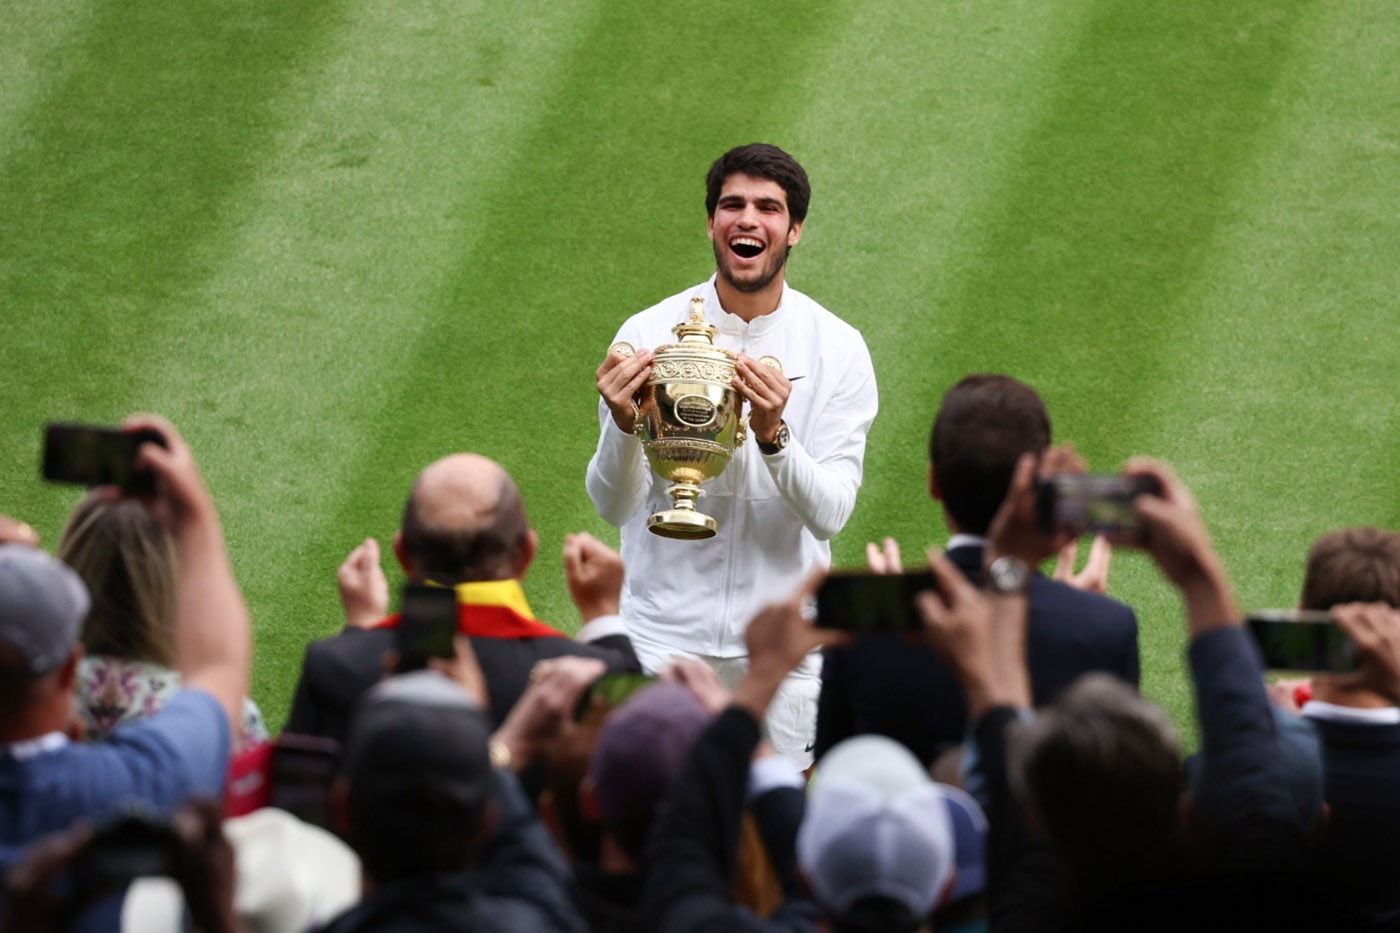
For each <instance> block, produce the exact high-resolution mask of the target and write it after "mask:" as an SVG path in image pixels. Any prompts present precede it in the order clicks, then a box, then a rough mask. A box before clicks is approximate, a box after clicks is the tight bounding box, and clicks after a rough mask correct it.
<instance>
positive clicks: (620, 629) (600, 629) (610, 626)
mask: <svg viewBox="0 0 1400 933" xmlns="http://www.w3.org/2000/svg"><path fill="white" fill-rule="evenodd" d="M627 634H629V633H628V631H627V623H626V622H625V621H624V620H623V618H622V616H618V615H612V616H598V617H597V618H594V619H590V620H589V621H587V622H585V623H584V624H583V627H582V628H580V629H579V630H578V634H576V635H574V641H597V640H598V639H600V638H607V637H608V636H609V635H627Z"/></svg>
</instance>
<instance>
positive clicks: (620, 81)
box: [0, 0, 1400, 724]
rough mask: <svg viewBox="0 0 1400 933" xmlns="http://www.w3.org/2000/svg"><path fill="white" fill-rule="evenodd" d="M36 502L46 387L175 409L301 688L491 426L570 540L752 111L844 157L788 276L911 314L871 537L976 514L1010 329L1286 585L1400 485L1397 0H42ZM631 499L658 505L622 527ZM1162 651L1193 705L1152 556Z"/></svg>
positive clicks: (1120, 441) (56, 412) (13, 401)
mask: <svg viewBox="0 0 1400 933" xmlns="http://www.w3.org/2000/svg"><path fill="white" fill-rule="evenodd" d="M4 20H5V28H4V29H3V30H0V87H2V88H3V89H4V93H3V94H0V399H3V402H4V404H3V405H0V431H3V435H2V436H3V438H4V443H3V444H0V511H4V512H7V513H11V514H17V515H20V516H22V517H25V518H27V519H28V520H29V521H31V522H32V523H33V524H34V525H35V526H36V527H38V528H39V529H40V531H41V532H42V533H43V535H44V537H45V540H46V542H48V543H49V544H54V543H56V541H57V538H58V533H59V530H60V528H61V526H62V522H63V518H64V516H65V515H66V513H67V511H68V510H69V509H70V508H71V507H72V505H73V503H74V501H75V500H76V497H77V493H76V492H75V491H73V490H71V489H65V488H56V487H46V486H45V485H44V484H42V483H41V482H40V481H39V480H38V478H37V463H38V456H39V442H40V433H41V426H42V424H43V423H44V422H45V421H47V420H50V419H71V420H83V421H96V422H104V421H115V420H117V419H119V418H120V417H121V416H123V415H125V414H126V413H128V412H130V411H133V410H143V409H144V410H155V411H159V412H162V413H165V414H167V415H169V416H170V417H172V418H173V419H174V420H175V421H176V423H177V424H179V425H180V426H181V427H182V429H183V430H184V432H185V433H186V435H187V436H188V437H189V439H190V440H191V441H192V443H193V444H194V446H195V449H196V451H197V453H198V454H199V455H200V458H201V461H202V463H203V465H204V468H205V471H206V474H207V478H208V481H209V484H210V486H211V487H212V489H213V491H214V493H215V495H216V497H217V499H218V502H219V504H220V506H221V509H222V512H223V516H224V521H225V526H226V529H227V531H228V534H229V538H230V542H231V547H232V551H233V557H234V561H235V564H236V567H237V570H238V574H239V578H240V580H241V582H242V583H243V586H244V589H245V592H246V594H247V596H248V599H249V602H250V604H251V606H252V609H253V612H254V616H255V619H256V622H257V627H258V652H257V668H256V673H255V680H254V688H253V692H254V695H255V697H256V699H257V700H258V701H259V702H260V703H261V704H262V705H263V708H264V710H265V711H266V712H267V714H268V716H269V718H270V719H271V720H272V721H273V722H274V723H276V722H280V721H281V719H282V717H283V716H284V715H285V711H286V706H287V703H288V701H289V698H290V691H291V686H292V684H293V682H294V681H295V677H296V674H297V670H298V667H299V663H300V659H301V646H302V645H303V644H304V643H305V642H306V641H307V640H308V639H309V638H312V637H316V636H319V635H322V634H326V633H328V632H330V631H332V630H333V629H334V628H335V627H336V626H337V610H338V607H337V604H336V600H335V595H334V583H333V575H334V570H335V567H336V566H337V564H338V563H339V561H340V559H341V557H342V556H343V555H344V554H345V553H346V552H347V551H348V550H349V549H350V548H351V547H352V546H353V545H354V544H355V543H356V542H357V541H359V540H360V539H361V538H363V537H364V536H365V535H375V536H377V537H379V538H380V539H381V541H387V538H388V537H389V535H390V534H391V533H392V532H393V530H394V528H395V527H396V524H397V520H398V511H399V509H400V507H401V505H402V501H403V497H404V495H405V493H406V492H407V488H408V485H409V483H410V481H411V479H412V477H413V475H414V474H415V473H416V472H417V470H418V469H420V468H421V467H422V466H423V465H424V464H426V463H427V462H428V461H430V460H431V459H433V458H435V457H437V456H440V455H442V454H444V453H447V452H450V451H454V450H463V449H466V450H475V451H479V452H481V453H485V454H487V455H489V456H492V457H494V458H496V459H498V460H500V461H501V462H502V463H503V464H504V465H505V466H506V467H507V468H508V469H509V470H511V472H512V473H513V474H514V475H515V476H516V477H517V479H518V481H519V482H520V485H521V487H522V489H523V490H524V493H525V496H526V500H527V502H528V503H529V505H530V508H531V513H532V518H533V520H534V522H535V524H536V526H537V527H538V529H539V531H540V533H541V535H542V537H543V539H544V541H545V547H544V548H543V550H542V554H541V558H540V560H539V562H538V564H537V566H536V568H535V570H534V572H533V574H532V576H531V578H530V581H529V585H528V589H529V594H530V597H531V599H532V601H533V602H534V604H535V608H536V609H537V611H538V612H539V613H540V614H541V615H542V616H544V617H545V618H548V619H551V620H555V621H557V622H560V623H563V624H566V625H571V624H573V619H572V618H571V611H570V607H569V604H568V600H567V596H566V594H565V592H564V588H563V585H562V580H561V571H560V561H559V557H558V547H559V545H560V543H561V541H562V537H563V535H564V534H565V533H566V532H568V531H572V530H579V529H587V530H591V531H594V532H596V533H600V534H606V535H614V536H615V533H614V532H612V531H611V529H609V528H607V526H605V525H604V524H603V523H602V522H601V521H600V520H599V519H598V518H597V516H596V515H594V514H593V512H592V509H591V506H590V505H589V502H588V500H587V497H586V496H585V495H584V492H583V470H584V466H585V464H586V462H587V459H588V457H589V455H590V453H591V451H592V448H593V444H594V440H595V429H596V427H595V421H594V404H595V395H594V392H593V386H592V373H593V369H594V367H595V366H596V365H597V363H598V360H599V359H600V357H601V355H602V353H603V352H604V350H605V349H606V347H607V344H608V341H609V339H610V338H611V336H612V334H613V332H614V330H615V328H616V327H617V325H618V324H619V323H620V322H621V321H622V319H623V318H624V317H626V316H627V315H628V314H630V313H632V312H633V311H635V310H637V309H639V308H641V307H644V306H646V305H649V304H651V303H652V302H654V301H656V300H658V299H660V298H662V297H664V296H666V295H669V294H672V293H674V292H676V291H678V290H679V289H681V288H683V287H685V286H687V285H690V284H693V283H694V282H697V281H699V280H700V279H702V278H703V277H704V276H705V275H707V274H708V271H709V269H710V267H711V265H712V262H711V257H710V253H709V245H708V242H707V241H706V240H705V237H704V214H703V186H702V178H703V174H704V171H705V169H706V167H707V166H708V164H709V161H710V160H711V159H712V158H714V157H715V156H716V155H717V154H719V152H721V151H723V150H724V149H726V148H728V147H729V146H731V145H734V144H737V143H742V142H749V141H753V140H764V141H771V142H775V143H777V144H779V145H782V146H783V147H784V148H787V149H789V150H790V151H792V152H793V153H794V154H796V155H797V156H798V157H799V159H801V160H802V161H803V162H804V164H805V165H806V167H807V169H808V171H809V173H810V175H811V177H812V180H813V185H814V189H815V196H814V199H813V207H812V214H811V217H810V218H809V221H808V224H807V227H806V229H805V231H804V237H803V242H802V245H801V246H800V247H799V249H798V250H797V251H796V252H795V253H794V254H793V258H792V262H791V268H790V278H791V281H792V282H793V283H794V284H795V285H796V286H797V287H798V288H801V289H802V290H803V291H806V292H807V293H809V294H811V295H812V296H813V297H815V298H817V299H818V300H819V301H821V302H823V303H824V304H825V305H827V306H828V307H829V308H831V309H832V310H834V311H836V312H837V313H838V314H841V315H842V316H843V317H845V318H846V319H848V320H850V321H851V322H853V323H854V324H856V325H857V326H858V327H859V328H860V329H861V330H862V331H863V332H864V333H865V335H866V338H867V341H868V343H869V345H870V348H871V352H872V354H873V356H874V359H875V365H876V370H877V373H878V375H879V378H880V383H881V390H882V392H881V394H882V401H883V406H882V412H881V414H880V417H879V419H878V420H877V421H876V424H875V428H874V431H873V433H872V435H871V439H870V449H869V453H868V455H867V460H866V484H865V487H864V489H863V491H862V494H861V499H860V502H859V505H858V506H857V510H856V514H855V517H854V518H853V520H852V522H851V524H850V525H849V526H848V528H847V530H846V532H845V533H844V534H843V535H842V536H841V537H840V539H839V540H838V541H837V542H836V555H837V560H838V563H841V564H845V565H852V564H856V563H858V562H859V561H860V560H861V551H862V549H863V545H864V542H865V541H866V540H868V539H870V538H874V537H878V536H880V535H883V534H886V533H890V534H894V535H896V536H898V537H899V538H900V539H901V540H902V541H903V542H904V543H905V548H906V552H907V553H909V554H917V553H918V551H919V550H920V549H921V548H922V547H923V546H925V545H927V544H931V543H936V542H941V541H942V540H943V537H944V535H945V532H944V529H943V527H942V523H941V519H940V518H939V516H938V513H937V511H936V510H935V509H934V507H933V505H932V504H931V503H930V502H929V501H928V499H927V497H926V495H925V493H924V486H925V483H924V476H925V470H926V463H925V458H926V453H925V451H926V447H927V434H928V428H929V424H930V421H931V418H932V415H933V412H934V410H935V408H936V405H937V400H938V398H939V397H940V395H941V394H942V392H943V391H944V390H945V389H946V388H947V387H948V386H949V385H951V384H952V383H953V382H954V381H956V380H957V378H958V377H960V376H961V375H963V374H964V373H966V372H969V371H973V370H995V371H1005V372H1009V373H1012V374H1014V375H1016V376H1019V377H1020V378H1023V379H1025V380H1027V381H1028V382H1030V383H1032V384H1033V385H1035V386H1036V387H1037V388H1039V389H1040V391H1041V392H1042V394H1043V395H1044V396H1045V398H1046V400H1047V401H1048V403H1049V405H1050V408H1051V411H1052V414H1053V415H1054V417H1055V419H1056V429H1057V431H1056V433H1057V435H1058V437H1060V438H1062V439H1070V440H1073V441H1074V442H1075V443H1076V444H1077V445H1078V446H1079V448H1080V450H1081V451H1082V452H1083V453H1084V454H1085V455H1086V456H1087V457H1088V458H1089V460H1090V462H1091V465H1092V466H1094V467H1096V468H1099V469H1113V468H1115V467H1116V466H1117V465H1118V464H1119V463H1120V462H1121V461H1122V460H1123V459H1124V458H1125V457H1127V456H1128V455H1130V454H1132V453H1139V452H1142V453H1152V454H1155V455H1158V456H1162V457H1165V458H1167V459H1168V460H1170V461H1172V462H1173V463H1174V464H1176V466H1177V467H1178V469H1179V471H1180V472H1181V473H1182V474H1183V476H1184V477H1185V478H1186V479H1187V481H1188V482H1189V483H1190V484H1191V485H1192V487H1193V488H1194V489H1195V491H1196V493H1197V495H1198V497H1199V498H1200V500H1201V502H1202V504H1203V507H1204V508H1205V511H1206V513H1207V516H1208V518H1209V519H1210V521H1211V524H1212V527H1213V529H1214V532H1215V534H1216V538H1217V541H1218V543H1219V545H1220V547H1221V549H1222V551H1223V552H1224V554H1225V557H1226V559H1227V561H1228V563H1229V566H1230V568H1231V570H1232V571H1233V573H1234V575H1235V579H1236V584H1237V588H1238V590H1239V593H1240V596H1241V599H1242V601H1243V602H1244V603H1245V604H1246V605H1249V606H1266V605H1268V606H1272V605H1286V604H1289V603H1291V602H1292V601H1293V600H1294V599H1295V597H1296V590H1297V587H1298V582H1299V575H1300V570H1301V564H1302V556H1303V554H1304V551H1305V549H1306V547H1307V544H1308V543H1309V542H1310V540H1311V539H1312V538H1313V537H1314V536H1315V535H1316V534H1318V533H1319V532H1321V531H1323V530H1325V529H1328V528H1332V527H1336V526H1340V525H1347V524H1361V523H1374V524H1381V525H1387V526H1390V527H1400V494H1398V493H1397V485H1396V483H1395V481H1394V475H1395V470H1394V466H1393V465H1394V464H1395V463H1396V462H1397V455H1400V421H1397V418H1396V415H1395V411H1396V405H1395V396H1396V395H1397V388H1400V377H1397V375H1396V373H1397V371H1400V340H1397V338H1400V324H1397V314H1396V312H1395V310H1394V309H1393V308H1392V304H1393V303H1394V301H1395V296H1396V295H1397V294H1400V247H1397V244H1400V175H1397V173H1396V172H1395V171H1394V166H1395V164H1396V160H1397V156H1398V155H1400V93H1397V92H1400V73H1397V72H1400V13H1397V11H1396V8H1395V6H1394V5H1393V4H1392V3H1389V2H1386V0H1369V2H1368V0H1339V2H1334V3H1328V4H1321V3H1304V2H1287V0H1267V2H1266V0H1236V2H1234V3H1230V4H1179V3H1168V2H1155V0H1154V2H1146V3H1143V2H1126V0H1117V2H1114V0H1098V2H1094V0H1051V2H1044V0H1039V2H1033V0H983V2H980V3H963V2H948V3H926V2H916V0H864V2H856V0H852V2H832V3H816V4H813V3H803V4H798V3H791V2H779V3H770V4H750V3H737V2H731V0H723V2H711V3H706V4H674V5H660V6H658V5H657V4H650V3H645V4H644V3H641V2H635V0H627V2H623V0H611V2H609V0H587V2H579V3H571V4H545V3H537V2H533V0H522V2H518V3H514V4H508V5H501V4H485V3H466V4H464V3H460V2H451V3H449V2H440V0H404V2H396V3H378V4H371V3H351V2H340V3H311V2H307V0H286V2H282V3H275V4H269V3H258V2H254V0H226V2H221V3H217V4H184V3H175V2H168V0H167V2H153V3H147V4H137V5H135V6H131V5H126V6H113V5H110V4H100V3H96V2H92V0H42V2H41V0H10V3H9V4H8V6H7V8H6V12H5V16H4ZM614 539H615V537H614ZM1113 591H1114V592H1115V594H1116V595H1118V596H1120V597H1121V598H1124V599H1126V600H1127V601H1129V602H1131V603H1132V604H1133V605H1134V606H1136V607H1137V608H1138V610H1139V614H1140V616H1141V619H1142V640H1143V652H1144V659H1143V666H1144V670H1145V679H1146V688H1147V690H1148V691H1149V693H1150V694H1151V695H1153V696H1154V697H1156V698H1158V699H1160V700H1161V701H1163V702H1164V703H1165V704H1166V705H1168V707H1169V708H1170V709H1171V710H1172V711H1173V714H1174V716H1175V717H1176V719H1177V721H1178V722H1179V723H1182V724H1185V723H1186V722H1188V721H1189V718H1190V712H1189V695H1188V694H1187V692H1186V684H1185V682H1184V680H1183V679H1182V674H1181V661H1180V659H1181V650H1180V649H1181V641H1182V636H1181V631H1182V627H1181V624H1180V619H1179V612H1178V608H1177V606H1176V603H1175V600H1174V598H1173V597H1172V596H1171V594H1170V593H1169V591H1168V590H1167V589H1166V588H1165V586H1164V585H1163V584H1162V583H1161V582H1160V580H1159V579H1158V578H1157V576H1156V574H1155V572H1154V571H1153V570H1152V569H1151V567H1149V566H1148V565H1147V564H1146V563H1145V562H1144V561H1143V560H1142V559H1141V558H1139V557H1136V556H1131V555H1124V556H1121V557H1120V558H1119V559H1118V560H1117V561H1116V563H1115V566H1114V578H1113Z"/></svg>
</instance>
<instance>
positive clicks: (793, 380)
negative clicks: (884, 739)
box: [788, 376, 811, 752]
mask: <svg viewBox="0 0 1400 933" xmlns="http://www.w3.org/2000/svg"><path fill="white" fill-rule="evenodd" d="M806 378H807V377H806V376H788V382H796V381H797V380H799V379H806ZM807 751H809V752H810V751H811V749H810V748H809V749H807Z"/></svg>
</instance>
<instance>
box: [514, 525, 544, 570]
mask: <svg viewBox="0 0 1400 933" xmlns="http://www.w3.org/2000/svg"><path fill="white" fill-rule="evenodd" d="M539 551H540V536H539V535H538V534H537V533H536V532H535V529H533V528H531V529H530V530H529V531H528V532H526V533H525V540H524V541H522V542H520V550H518V551H516V552H515V559H514V560H513V561H511V576H513V577H515V579H517V580H523V579H525V574H526V572H527V571H528V570H529V569H530V564H532V563H534V560H535V555H536V554H538V553H539Z"/></svg>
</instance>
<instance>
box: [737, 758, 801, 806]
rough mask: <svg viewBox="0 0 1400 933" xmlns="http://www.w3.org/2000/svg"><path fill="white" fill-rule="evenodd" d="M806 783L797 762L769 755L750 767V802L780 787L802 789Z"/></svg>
mask: <svg viewBox="0 0 1400 933" xmlns="http://www.w3.org/2000/svg"><path fill="white" fill-rule="evenodd" d="M804 783H805V780H804V778H803V777H802V769H801V768H799V767H797V762H795V761H793V760H792V759H791V758H788V757H786V756H783V755H768V756H766V757H763V758H759V759H758V760H756V761H755V762H754V763H753V764H752V765H750V766H749V802H750V803H752V802H753V801H754V800H755V799H756V798H758V797H762V796H763V795H764V794H766V793H768V792H769V791H770V790H776V789H777V788H779V787H802V786H803V785H804Z"/></svg>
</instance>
